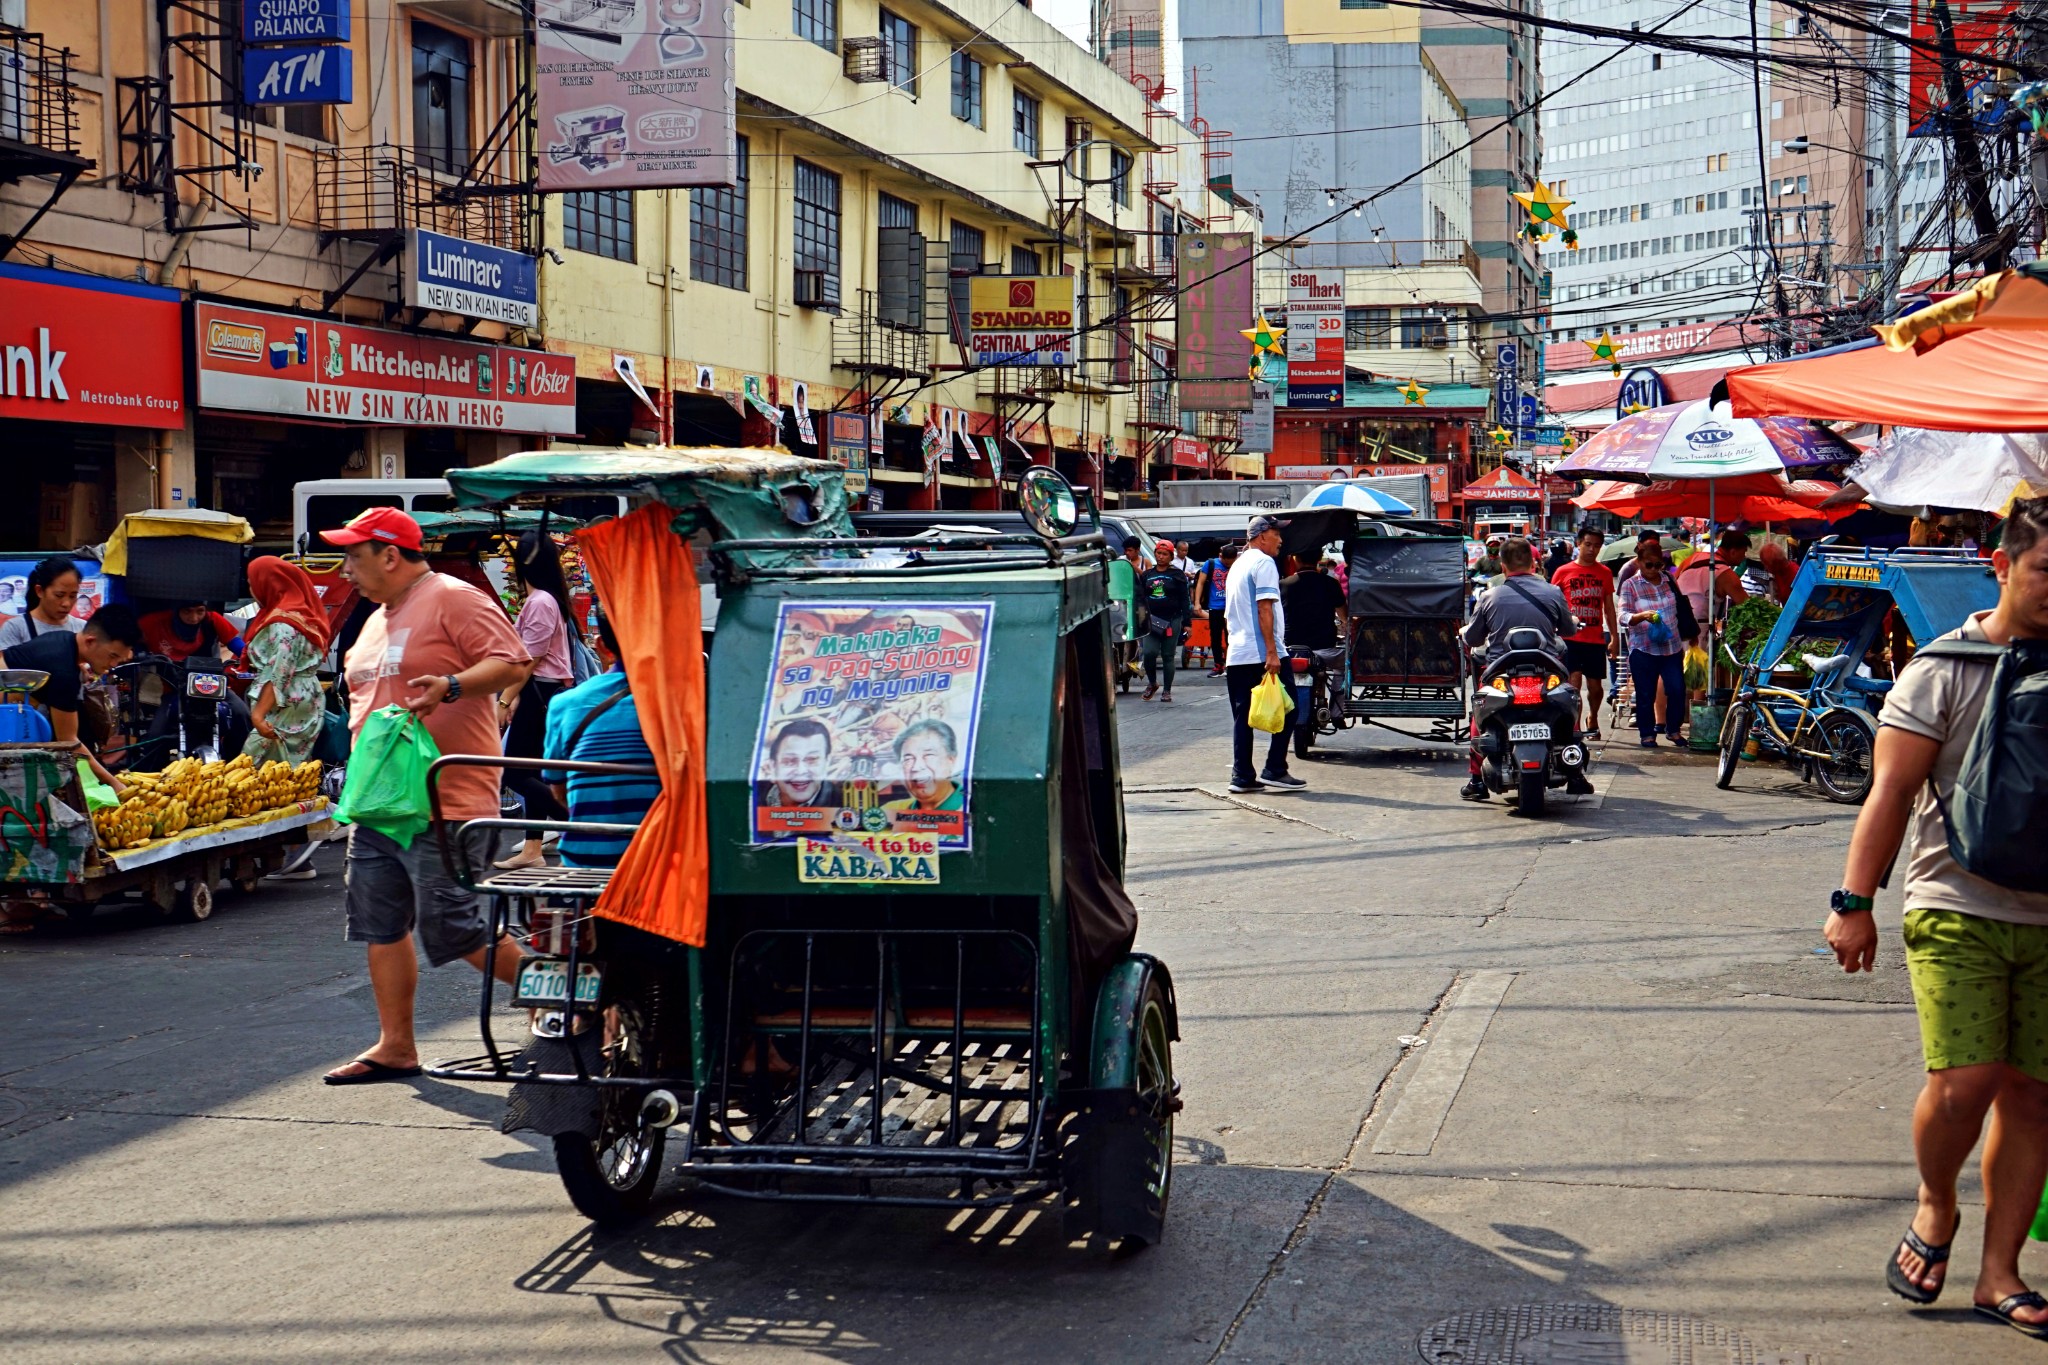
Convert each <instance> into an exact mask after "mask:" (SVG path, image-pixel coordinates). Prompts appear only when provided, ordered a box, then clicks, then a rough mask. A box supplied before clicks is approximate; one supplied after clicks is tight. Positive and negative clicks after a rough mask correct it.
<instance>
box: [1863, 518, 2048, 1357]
mask: <svg viewBox="0 0 2048 1365" xmlns="http://www.w3.org/2000/svg"><path fill="white" fill-rule="evenodd" d="M1991 564H1992V568H1993V570H1994V572H1996V574H1997V575H1998V583H1999V596H1998V606H1997V607H1996V608H1994V609H1993V610H1991V611H1989V612H1980V613H1978V614H1977V615H1975V616H1973V617H1971V618H1970V619H1969V620H1968V621H1966V622H1964V623H1963V625H1962V627H1961V628H1960V629H1958V630H1955V631H1951V632H1950V633H1949V634H1947V635H1944V636H1942V637H1941V638H1940V639H1939V640H1935V641H1933V642H1930V643H1928V644H1926V645H1924V646H1923V647H1922V648H1921V650H1920V652H1919V653H1918V654H1917V655H1916V656H1915V657H1914V658H1913V660H1912V662H1911V663H1909V664H1908V665H1907V666H1906V667H1905V669H1904V670H1903V671H1902V672H1901V673H1900V675H1899V679H1898V681H1897V683H1896V684H1895V685H1894V686H1893V688H1892V690H1891V692H1890V693H1889V694H1888V695H1887V697H1886V698H1885V704H1884V713H1883V717H1882V723H1881V728H1880V729H1879V731H1878V738H1877V757H1876V774H1875V779H1874V782H1873V785H1872V788H1871V792H1870V796H1869V798H1868V800H1866V801H1865V802H1864V805H1863V813H1862V815H1861V816H1860V818H1858V820H1857V822H1856V833H1855V835H1854V837H1852V838H1851V840H1850V841H1849V857H1848V865H1847V869H1846V870H1845V871H1844V873H1843V876H1842V888H1841V889H1840V890H1839V891H1836V892H1835V893H1834V897H1833V900H1832V902H1831V911H1830V913H1829V915H1828V921H1827V940H1828V944H1829V946H1830V947H1832V948H1833V949H1834V950H1835V955H1836V957H1837V958H1838V959H1839V960H1840V962H1841V964H1842V967H1843V970H1845V971H1851V972H1854V971H1868V970H1870V969H1871V967H1872V965H1873V964H1874V962H1875V960H1876V957H1877V926H1876V925H1875V923H1873V921H1872V916H1871V897H1872V896H1873V895H1875V893H1876V891H1877V888H1878V886H1879V884H1880V882H1881V881H1882V880H1883V879H1884V878H1885V876H1886V872H1887V869H1888V868H1889V867H1890V865H1891V863H1892V860H1893V858H1894V857H1895V856H1896V854H1897V853H1898V851H1899V847H1900V844H1901V841H1902V840H1903V838H1904V836H1905V835H1906V832H1907V830H1908V829H1909V828H1910V829H1911V831H1912V836H1913V838H1912V846H1911V849H1910V852H1909V856H1908V859H1907V863H1906V888H1905V890H1906V895H1905V911H1906V914H1905V924H1904V938H1905V943H1906V966H1907V968H1908V970H1909V971H1910V973H1911V975H1912V980H1913V998H1914V1003H1915V1004H1916V1005H1917V1007H1918V1010H1919V1015H1920V1040H1921V1047H1922V1050H1923V1052H1924V1053H1925V1056H1926V1063H1927V1082H1926V1086H1925V1088H1924V1089H1922V1091H1921V1092H1920V1100H1919V1103H1918V1105H1917V1106H1916V1107H1915V1110H1914V1115H1913V1147H1914V1153H1915V1156H1916V1157H1917V1159H1918V1163H1919V1168H1920V1204H1919V1208H1918V1210H1917V1211H1916V1212H1915V1214H1914V1217H1913V1222H1912V1225H1911V1226H1910V1227H1909V1228H1908V1229H1907V1231H1906V1235H1905V1237H1904V1238H1902V1239H1901V1241H1900V1242H1899V1245H1898V1249H1897V1250H1896V1251H1895V1252H1894V1253H1893V1255H1892V1258H1891V1259H1890V1260H1889V1261H1888V1262H1887V1263H1886V1265H1885V1279H1886V1282H1887V1283H1888V1284H1889V1285H1890V1286H1891V1289H1892V1292H1893V1293H1895V1294H1897V1295H1899V1296H1900V1297H1901V1298H1905V1299H1909V1300H1911V1301H1912V1302H1914V1303H1932V1302H1933V1301H1934V1300H1935V1299H1936V1297H1938V1296H1939V1295H1940V1293H1941V1290H1942V1287H1943V1284H1944V1281H1945V1279H1946V1273H1947V1269H1948V1266H1947V1262H1948V1258H1949V1248H1950V1245H1951V1244H1952V1243H1953V1242H1954V1240H1955V1235H1956V1231H1957V1229H1958V1227H1959V1226H1960V1224H1961V1221H1962V1215H1961V1213H1960V1211H1959V1210H1958V1208H1957V1204H1956V1177H1957V1175H1958V1174H1959V1173H1960V1172H1961V1170H1962V1167H1963V1162H1964V1161H1965V1160H1966V1159H1967V1158H1968V1157H1969V1154H1970V1150H1971V1149H1972V1148H1973V1147H1975V1146H1976V1144H1977V1139H1978V1136H1979V1134H1980V1133H1981V1132H1982V1130H1983V1126H1984V1119H1985V1116H1986V1115H1987V1114H1988V1115H1989V1116H1990V1119H1991V1132H1990V1136H1989V1137H1988V1138H1987V1139H1986V1141H1985V1144H1984V1252H1983V1260H1982V1264H1981V1266H1980V1268H1979V1271H1978V1275H1977V1282H1976V1286H1975V1290H1974V1294H1973V1300H1974V1303H1975V1307H1976V1311H1977V1312H1978V1313H1980V1314H1983V1315H1984V1316H1986V1317H1989V1318H1993V1319H1996V1320H1997V1321H2000V1322H2003V1323H2005V1324H2007V1325H2008V1326H2011V1327H2013V1328H2015V1329H2016V1330H2018V1331H2021V1332H2024V1333H2025V1334H2027V1335H2028V1336H2032V1337H2039V1338H2042V1339H2048V1299H2044V1298H2043V1297H2042V1296H2041V1295H2039V1294H2036V1293H2034V1292H2033V1291H2032V1290H2030V1289H2029V1288H2028V1287H2027V1286H2026V1284H2025V1283H2024V1282H2023V1281H2022V1280H2021V1279H2020V1274H2019V1253H2020V1247H2021V1245H2022V1244H2023V1243H2024V1242H2025V1241H2026V1237H2027V1229H2028V1225H2029V1224H2030V1223H2031V1222H2032V1220H2033V1217H2034V1212H2035V1209H2036V1208H2037V1207H2038V1205H2039V1203H2040V1198H2041V1186H2042V1179H2043V1176H2044V1174H2048V498H2037V499H2033V500H2031V501H2027V502H2020V503H2016V504H2014V506H2013V511H2012V515H2011V517H2010V518H2009V519H2008V520H2007V522H2006V523H2005V531H2004V543H2003V545H2002V546H2001V547H2000V548H1999V549H1998V550H1997V551H1996V552H1995V553H1994V554H1993V555H1992V557H1991Z"/></svg>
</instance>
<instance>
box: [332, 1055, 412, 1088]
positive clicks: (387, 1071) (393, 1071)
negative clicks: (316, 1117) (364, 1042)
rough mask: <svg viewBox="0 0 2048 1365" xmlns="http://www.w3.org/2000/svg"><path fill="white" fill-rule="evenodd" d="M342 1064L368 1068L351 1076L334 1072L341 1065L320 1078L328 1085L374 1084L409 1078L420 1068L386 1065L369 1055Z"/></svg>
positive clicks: (338, 1069) (339, 1068)
mask: <svg viewBox="0 0 2048 1365" xmlns="http://www.w3.org/2000/svg"><path fill="white" fill-rule="evenodd" d="M342 1065H343V1066H366V1067H368V1068H369V1070H368V1071H359V1072H357V1073H356V1074H355V1075H353V1076H341V1075H337V1074H336V1072H338V1071H340V1070H341V1067H336V1068H335V1069H334V1071H330V1072H328V1073H327V1074H326V1075H324V1076H322V1077H321V1078H320V1079H321V1080H323V1081H325V1082H327V1084H329V1085H375V1084H377V1083H378V1082H379V1081H405V1080H411V1079H412V1078H413V1077H414V1076H418V1075H420V1074H421V1071H420V1068H419V1067H416V1066H387V1065H385V1064H384V1063H383V1062H379V1061H376V1060H374V1059H372V1058H369V1057H358V1058H356V1059H355V1060H354V1061H352V1062H344V1063H343V1064H342Z"/></svg>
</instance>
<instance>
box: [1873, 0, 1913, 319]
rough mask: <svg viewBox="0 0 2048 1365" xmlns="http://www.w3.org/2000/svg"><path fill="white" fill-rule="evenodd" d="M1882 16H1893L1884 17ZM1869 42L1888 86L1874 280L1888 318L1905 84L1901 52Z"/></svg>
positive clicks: (1885, 40) (1894, 279) (1887, 42)
mask: <svg viewBox="0 0 2048 1365" xmlns="http://www.w3.org/2000/svg"><path fill="white" fill-rule="evenodd" d="M1885 17H1886V18H1887V19H1889V18H1891V17H1893V16H1892V15H1891V14H1887V15H1886V16H1885ZM1879 27H1881V28H1885V29H1886V30H1887V33H1889V25H1885V24H1880V25H1879ZM1871 41H1872V42H1874V43H1881V44H1883V46H1884V80H1885V85H1886V86H1887V87H1888V88H1887V89H1886V91H1885V94H1886V95H1887V96H1888V98H1887V99H1885V100H1884V101H1882V108H1883V116H1884V182H1885V196H1884V202H1883V204H1882V205H1880V207H1879V208H1878V212H1879V213H1880V214H1881V215H1882V216H1883V218H1884V222H1883V223H1881V224H1880V225H1879V229H1880V234H1879V239H1878V240H1879V246H1878V255H1877V269H1878V274H1877V278H1878V282H1879V285H1880V286H1881V288H1882V289H1883V290H1884V294H1885V298H1884V309H1885V314H1886V316H1890V314H1891V307H1892V304H1891V296H1892V295H1894V294H1896V293H1897V292H1898V288H1899V275H1898V268H1899V203H1898V199H1899V109H1900V108H1901V107H1902V106H1903V105H1904V104H1905V102H1906V83H1905V82H1904V81H1902V80H1900V79H1899V57H1900V54H1901V53H1903V52H1904V50H1905V49H1904V47H1903V46H1902V45H1901V44H1899V43H1897V42H1895V41H1893V40H1892V39H1891V38H1890V37H1889V36H1885V35H1879V36H1875V37H1873V38H1872V39H1871ZM1866 107H1867V106H1866Z"/></svg>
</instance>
